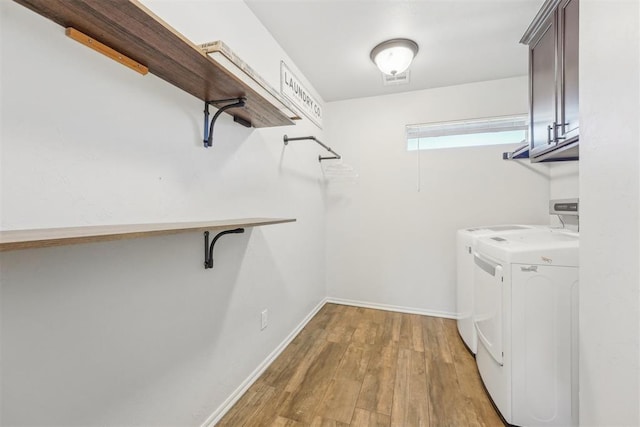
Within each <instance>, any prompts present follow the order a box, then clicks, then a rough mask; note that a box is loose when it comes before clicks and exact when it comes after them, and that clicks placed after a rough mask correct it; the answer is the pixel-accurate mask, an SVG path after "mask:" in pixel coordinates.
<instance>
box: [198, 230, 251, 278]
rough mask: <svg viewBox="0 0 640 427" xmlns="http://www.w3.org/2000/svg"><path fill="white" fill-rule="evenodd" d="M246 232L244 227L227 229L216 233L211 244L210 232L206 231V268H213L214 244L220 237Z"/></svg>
mask: <svg viewBox="0 0 640 427" xmlns="http://www.w3.org/2000/svg"><path fill="white" fill-rule="evenodd" d="M240 233H244V228H235V229H233V230H225V231H221V232H220V233H218V234H216V237H214V238H213V240H212V241H211V244H209V232H208V231H205V232H204V268H205V269H208V268H213V246H214V245H215V244H216V242H217V241H218V239H219V238H220V237H222V236H224V235H225V234H240Z"/></svg>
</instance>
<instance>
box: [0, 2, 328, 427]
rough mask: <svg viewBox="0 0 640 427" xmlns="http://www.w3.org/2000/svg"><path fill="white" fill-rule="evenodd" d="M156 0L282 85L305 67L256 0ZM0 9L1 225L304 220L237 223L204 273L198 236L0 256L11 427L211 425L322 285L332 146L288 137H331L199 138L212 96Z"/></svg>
mask: <svg viewBox="0 0 640 427" xmlns="http://www.w3.org/2000/svg"><path fill="white" fill-rule="evenodd" d="M150 6H151V7H152V8H153V9H154V10H155V11H156V12H157V13H158V14H159V15H161V16H162V17H163V18H164V19H165V20H167V21H168V22H169V24H174V21H175V25H176V26H177V27H178V29H179V30H181V31H183V32H184V33H185V34H186V35H187V37H190V38H192V39H193V41H195V42H204V41H211V40H217V39H222V40H224V41H225V42H226V43H227V44H228V45H229V46H230V47H231V48H232V49H234V50H236V51H237V53H238V54H239V55H240V56H241V57H243V59H245V60H246V61H247V62H248V63H250V64H251V65H252V66H253V67H254V68H255V69H256V71H257V72H259V73H261V74H262V75H263V76H264V77H265V78H267V79H268V80H269V81H270V82H271V84H272V85H273V86H274V87H278V84H279V62H280V60H281V59H285V60H286V61H287V63H288V64H289V65H290V66H292V67H293V66H294V64H292V62H291V61H290V60H289V59H288V58H287V57H286V56H285V55H284V53H283V52H282V50H281V49H280V47H279V46H278V45H277V44H276V43H275V41H274V40H273V39H272V38H271V36H270V35H269V33H268V32H267V31H266V30H265V29H264V28H263V27H262V26H261V25H260V23H259V22H258V21H257V19H256V18H255V17H254V16H253V15H252V13H251V12H250V11H249V9H248V8H247V7H246V6H245V4H244V3H243V2H240V1H230V2H204V1H202V2H159V3H150ZM0 12H1V16H0V27H1V31H2V33H1V41H2V55H1V56H2V69H1V72H2V79H1V85H2V97H1V108H2V117H1V120H2V125H3V126H2V132H1V138H2V145H1V147H0V155H1V161H2V164H1V179H2V187H1V188H0V190H1V192H2V194H1V196H2V197H1V200H2V209H1V227H2V229H3V230H9V229H20V228H39V227H57V226H82V225H94V224H111V223H114V224H117V223H136V222H141V223H146V222H149V223H151V222H170V221H189V220H206V219H224V218H242V217H252V216H274V217H295V218H297V219H298V222H296V223H293V224H285V225H274V226H269V227H262V228H256V229H252V230H248V232H247V233H246V234H243V235H233V236H225V237H223V238H222V239H221V240H220V241H219V242H218V244H217V246H216V249H215V267H214V269H213V270H206V271H205V270H204V269H203V266H202V263H203V253H202V250H203V249H202V247H203V241H202V235H201V234H200V233H187V234H182V235H175V236H166V237H155V238H145V239H139V240H129V241H119V242H109V243H95V244H84V245H77V246H68V247H59V248H50V249H38V250H23V251H15V252H9V253H3V254H2V255H1V257H0V267H1V271H2V275H1V292H2V293H1V301H2V302H1V304H2V305H1V311H2V317H1V322H2V324H1V328H2V329H1V334H2V349H1V351H2V353H1V360H2V377H1V384H2V387H1V388H2V400H1V404H2V411H1V419H0V424H2V425H12V426H18V425H64V426H74V425H77V426H80V425H81V426H90V425H157V426H161V425H166V426H176V425H198V424H200V423H203V422H204V421H205V420H206V419H207V418H208V417H209V416H210V415H211V414H212V413H213V412H214V411H216V409H217V408H218V407H219V406H220V405H221V404H222V403H223V402H224V401H225V399H227V398H228V397H229V396H230V395H231V394H232V393H233V392H234V390H236V388H237V387H238V386H239V385H240V384H241V383H242V382H243V381H244V380H245V379H246V378H247V377H248V376H249V375H250V373H251V372H252V371H253V370H254V369H255V368H256V367H257V366H258V365H259V364H260V363H261V362H262V361H263V360H264V359H265V357H266V356H267V355H268V354H269V353H271V352H272V351H273V350H274V349H275V348H276V347H277V346H278V344H279V343H280V342H282V340H283V339H284V338H285V337H286V336H287V335H288V334H289V333H290V332H291V331H292V330H293V329H294V328H295V327H296V326H297V325H298V324H299V322H301V321H302V320H303V319H304V318H305V316H306V315H308V314H309V313H310V312H311V311H312V310H313V308H314V307H316V306H317V304H318V303H319V302H320V301H321V300H322V299H323V297H324V296H325V295H326V289H325V277H324V273H325V262H324V254H325V246H324V228H325V214H324V211H325V187H324V185H323V181H322V179H321V171H320V169H319V166H318V162H317V155H318V153H319V150H318V147H317V146H314V145H313V144H299V145H290V146H289V147H287V148H286V149H285V148H284V145H283V143H282V135H283V134H284V133H289V134H309V133H311V134H315V135H317V136H318V137H322V133H321V132H320V131H319V130H318V129H317V128H315V126H313V125H311V124H309V122H308V121H303V122H302V123H300V124H298V125H297V126H296V127H295V128H288V127H287V128H275V129H265V130H251V129H246V128H243V127H240V126H238V125H236V124H234V123H233V122H232V121H231V119H230V117H229V116H226V115H224V116H223V117H222V118H221V119H220V121H219V122H218V123H217V124H216V129H215V135H214V147H213V148H211V149H204V148H202V120H203V118H202V110H203V105H202V103H201V102H200V101H198V100H197V99H195V98H193V97H192V96H190V95H188V94H186V93H184V92H182V91H180V90H179V89H177V88H175V87H173V86H171V85H169V84H168V83H166V82H164V81H162V80H160V79H158V78H156V77H155V76H153V75H147V76H144V77H142V76H140V75H138V74H137V73H135V72H132V71H131V70H129V69H128V68H125V67H123V66H121V65H119V64H117V63H116V62H113V61H111V60H109V59H107V58H105V57H103V56H101V55H99V54H97V53H95V52H93V51H91V50H89V49H87V48H85V47H84V46H81V45H80V44H78V43H76V42H74V41H72V40H71V39H69V38H67V37H65V36H64V30H63V28H62V27H59V26H58V25H56V24H54V23H52V22H50V21H48V20H46V19H45V18H43V17H41V16H39V15H36V14H35V13H33V12H31V11H29V10H27V9H26V8H23V7H21V6H19V5H17V4H16V3H14V2H10V1H5V0H3V1H0ZM188 30H190V31H191V32H189V31H188ZM298 76H301V73H299V72H298ZM264 308H268V309H269V312H270V316H269V326H268V328H267V329H266V330H264V331H263V332H261V331H260V311H261V310H262V309H264Z"/></svg>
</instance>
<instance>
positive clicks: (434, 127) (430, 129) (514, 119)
mask: <svg viewBox="0 0 640 427" xmlns="http://www.w3.org/2000/svg"><path fill="white" fill-rule="evenodd" d="M527 129H528V117H527V115H525V114H522V115H516V116H503V117H490V118H483V119H472V120H459V121H452V122H441V123H426V124H418V125H408V126H407V150H429V149H437V148H453V147H476V146H481V145H498V144H516V143H521V142H523V141H526V139H527Z"/></svg>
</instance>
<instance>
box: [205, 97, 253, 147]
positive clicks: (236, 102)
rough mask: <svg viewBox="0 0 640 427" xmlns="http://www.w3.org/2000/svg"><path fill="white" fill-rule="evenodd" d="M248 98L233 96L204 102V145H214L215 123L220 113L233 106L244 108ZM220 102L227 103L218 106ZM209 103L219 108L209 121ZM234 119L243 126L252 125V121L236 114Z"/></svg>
mask: <svg viewBox="0 0 640 427" xmlns="http://www.w3.org/2000/svg"><path fill="white" fill-rule="evenodd" d="M246 101H247V99H246V98H243V97H240V98H231V99H219V100H217V101H205V102H204V140H203V142H204V147H205V148H209V147H211V146H213V125H215V123H216V120H218V117H220V114H222V113H224V112H225V111H227V110H230V109H231V108H242V107H244V106H245V105H246ZM219 104H225V105H223V106H218V105H219ZM209 105H213V106H214V107H217V108H218V111H216V113H215V114H214V115H213V118H212V119H211V121H209ZM234 121H236V122H237V123H240V124H241V125H243V126H247V127H250V126H251V123H250V122H248V121H246V120H244V119H241V118H238V119H237V120H236V117H235V116H234Z"/></svg>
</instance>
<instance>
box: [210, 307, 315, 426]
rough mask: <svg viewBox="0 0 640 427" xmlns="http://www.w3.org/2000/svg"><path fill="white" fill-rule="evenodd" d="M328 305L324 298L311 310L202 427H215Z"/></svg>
mask: <svg viewBox="0 0 640 427" xmlns="http://www.w3.org/2000/svg"><path fill="white" fill-rule="evenodd" d="M326 303H327V298H324V299H323V300H322V301H320V303H318V305H317V306H315V307H314V308H313V310H311V312H310V313H309V314H307V316H306V317H305V318H304V319H302V322H300V324H299V325H298V326H296V328H295V329H294V330H293V331H291V333H290V334H289V335H288V336H287V337H286V338H285V339H284V340H283V341H282V342H281V343H280V345H278V347H276V349H275V350H273V351H272V352H271V354H269V355H268V356H267V357H266V359H264V360H263V361H262V363H261V364H260V365H259V366H258V367H257V368H256V369H255V370H254V371H253V372H252V373H251V375H249V377H248V378H247V379H245V380H244V381H243V382H242V384H240V386H239V387H238V388H237V389H236V390H235V391H234V392H233V393H231V395H230V396H229V397H228V398H227V400H225V401H224V403H222V405H220V406H219V407H218V409H216V410H215V411H214V412H213V414H211V415H210V416H209V418H207V420H206V421H205V422H204V423H203V424H202V426H201V427H213V426H215V425H216V423H217V422H218V421H220V420H221V419H222V417H223V416H224V415H225V414H226V413H227V412H228V411H229V409H231V407H232V406H233V405H234V404H235V403H236V402H237V401H238V400H239V399H240V398H241V397H242V395H243V394H244V393H245V392H246V391H247V390H248V389H249V387H251V385H252V384H253V383H254V382H255V381H256V380H257V379H258V378H259V377H260V375H262V373H263V372H264V371H265V370H266V369H267V368H268V367H269V365H271V363H273V361H274V360H276V358H277V357H278V356H279V355H280V353H282V351H283V350H284V349H285V348H287V346H288V345H289V344H290V343H291V341H293V339H294V338H295V337H296V336H297V335H298V334H299V333H300V331H301V330H302V329H303V328H304V327H305V326H306V325H307V323H309V321H310V320H311V319H313V316H315V315H316V313H318V311H320V309H321V308H322V307H323V306H324V305H325V304H326Z"/></svg>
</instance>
